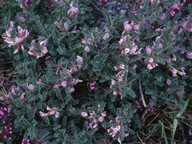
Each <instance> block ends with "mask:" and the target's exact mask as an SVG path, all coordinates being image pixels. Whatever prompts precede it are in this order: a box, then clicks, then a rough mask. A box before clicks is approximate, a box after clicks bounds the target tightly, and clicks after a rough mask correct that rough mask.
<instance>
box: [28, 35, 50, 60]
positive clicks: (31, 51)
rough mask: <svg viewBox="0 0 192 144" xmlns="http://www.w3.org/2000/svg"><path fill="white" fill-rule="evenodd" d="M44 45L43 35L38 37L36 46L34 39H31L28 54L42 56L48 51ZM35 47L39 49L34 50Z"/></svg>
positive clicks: (45, 43) (45, 42)
mask: <svg viewBox="0 0 192 144" xmlns="http://www.w3.org/2000/svg"><path fill="white" fill-rule="evenodd" d="M46 45H47V39H45V38H43V37H39V38H38V47H37V44H36V40H32V42H31V46H30V47H29V51H28V54H29V55H33V56H35V57H36V58H40V57H43V56H44V55H45V54H46V53H47V52H48V50H47V46H46ZM36 47H37V48H36ZM36 49H40V50H36Z"/></svg>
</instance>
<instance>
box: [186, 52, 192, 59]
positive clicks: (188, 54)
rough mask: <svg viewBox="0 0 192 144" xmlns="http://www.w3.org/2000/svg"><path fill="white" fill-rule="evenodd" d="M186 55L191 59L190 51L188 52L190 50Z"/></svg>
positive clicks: (191, 53)
mask: <svg viewBox="0 0 192 144" xmlns="http://www.w3.org/2000/svg"><path fill="white" fill-rule="evenodd" d="M186 57H187V58H188V59H192V52H190V51H188V52H186Z"/></svg>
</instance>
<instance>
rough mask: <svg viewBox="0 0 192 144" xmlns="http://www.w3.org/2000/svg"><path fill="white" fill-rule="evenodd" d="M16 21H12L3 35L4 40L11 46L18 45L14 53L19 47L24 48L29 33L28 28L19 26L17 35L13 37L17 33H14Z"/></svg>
mask: <svg viewBox="0 0 192 144" xmlns="http://www.w3.org/2000/svg"><path fill="white" fill-rule="evenodd" d="M14 29H15V28H14V22H13V21H10V26H9V28H8V29H7V30H6V31H5V33H4V34H3V35H2V37H3V39H4V41H5V42H6V43H8V44H9V47H11V46H16V47H17V49H16V50H15V51H14V53H17V52H18V51H19V49H22V50H23V49H24V46H23V42H24V41H25V40H26V38H27V37H28V35H29V32H28V30H27V29H24V28H22V27H20V26H18V27H17V36H16V37H13V36H14V35H15V34H13V30H14Z"/></svg>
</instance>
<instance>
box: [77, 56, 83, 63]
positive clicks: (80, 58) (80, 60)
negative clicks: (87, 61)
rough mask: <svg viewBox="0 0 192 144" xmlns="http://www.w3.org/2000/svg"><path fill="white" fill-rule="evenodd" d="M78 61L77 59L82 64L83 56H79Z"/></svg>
mask: <svg viewBox="0 0 192 144" xmlns="http://www.w3.org/2000/svg"><path fill="white" fill-rule="evenodd" d="M76 61H77V63H79V64H82V63H83V57H81V56H77V58H76Z"/></svg>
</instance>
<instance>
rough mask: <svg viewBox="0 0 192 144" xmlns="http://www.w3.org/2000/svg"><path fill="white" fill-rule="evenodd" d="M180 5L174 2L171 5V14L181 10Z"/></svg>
mask: <svg viewBox="0 0 192 144" xmlns="http://www.w3.org/2000/svg"><path fill="white" fill-rule="evenodd" d="M180 9H181V8H180V6H179V5H178V3H174V4H173V5H172V6H171V7H170V15H171V16H174V15H175V14H176V13H177V12H179V11H180Z"/></svg>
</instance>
